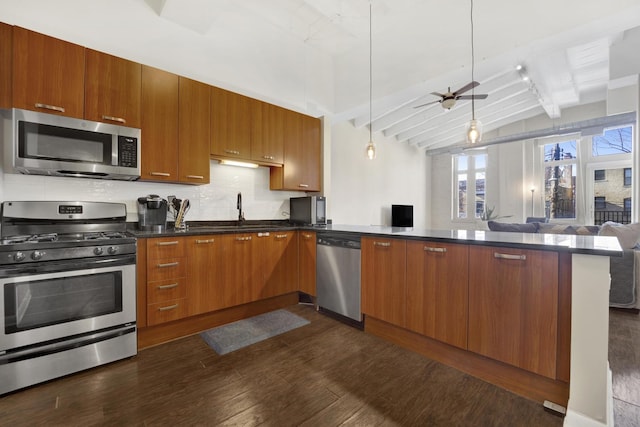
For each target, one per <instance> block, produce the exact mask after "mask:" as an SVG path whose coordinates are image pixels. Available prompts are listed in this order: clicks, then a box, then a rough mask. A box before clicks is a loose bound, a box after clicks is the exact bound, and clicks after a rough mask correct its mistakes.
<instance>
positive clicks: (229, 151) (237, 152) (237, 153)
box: [224, 150, 240, 156]
mask: <svg viewBox="0 0 640 427" xmlns="http://www.w3.org/2000/svg"><path fill="white" fill-rule="evenodd" d="M224 152H225V153H227V154H235V155H237V156H239V155H240V152H239V151H238V150H224Z"/></svg>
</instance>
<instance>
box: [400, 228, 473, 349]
mask: <svg viewBox="0 0 640 427" xmlns="http://www.w3.org/2000/svg"><path fill="white" fill-rule="evenodd" d="M468 263H469V247H468V246H465V245H456V244H449V243H437V242H419V241H409V242H407V329H410V330H412V331H415V332H417V333H419V334H421V335H426V336H428V337H431V338H435V339H437V340H439V341H442V342H445V343H447V344H451V345H454V346H456V347H460V348H463V349H466V348H467V325H468V309H469V307H468V297H469V264H468Z"/></svg>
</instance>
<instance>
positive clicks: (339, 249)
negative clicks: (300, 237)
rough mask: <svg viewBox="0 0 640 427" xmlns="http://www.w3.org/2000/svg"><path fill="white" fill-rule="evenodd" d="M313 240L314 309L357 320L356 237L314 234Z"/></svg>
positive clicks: (358, 269) (358, 305)
mask: <svg viewBox="0 0 640 427" xmlns="http://www.w3.org/2000/svg"><path fill="white" fill-rule="evenodd" d="M316 242H317V246H316V292H317V304H318V308H319V309H326V310H329V311H330V312H333V313H337V314H339V315H342V316H346V317H348V318H350V319H353V320H355V321H357V322H361V321H362V312H361V310H360V236H356V235H348V234H343V233H318V237H317V241H316Z"/></svg>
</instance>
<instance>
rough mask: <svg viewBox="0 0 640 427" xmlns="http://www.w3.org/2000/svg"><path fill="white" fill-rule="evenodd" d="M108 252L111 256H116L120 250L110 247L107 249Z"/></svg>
mask: <svg viewBox="0 0 640 427" xmlns="http://www.w3.org/2000/svg"><path fill="white" fill-rule="evenodd" d="M107 252H108V253H109V255H115V254H116V252H118V248H117V247H115V246H109V247H108V248H107Z"/></svg>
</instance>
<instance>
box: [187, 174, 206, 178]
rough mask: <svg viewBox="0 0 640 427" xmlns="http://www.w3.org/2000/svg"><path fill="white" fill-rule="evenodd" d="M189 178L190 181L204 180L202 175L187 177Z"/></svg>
mask: <svg viewBox="0 0 640 427" xmlns="http://www.w3.org/2000/svg"><path fill="white" fill-rule="evenodd" d="M187 178H189V179H204V176H202V175H187Z"/></svg>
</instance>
